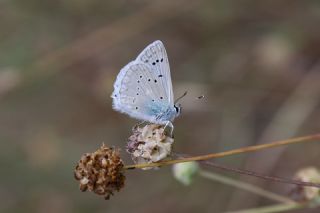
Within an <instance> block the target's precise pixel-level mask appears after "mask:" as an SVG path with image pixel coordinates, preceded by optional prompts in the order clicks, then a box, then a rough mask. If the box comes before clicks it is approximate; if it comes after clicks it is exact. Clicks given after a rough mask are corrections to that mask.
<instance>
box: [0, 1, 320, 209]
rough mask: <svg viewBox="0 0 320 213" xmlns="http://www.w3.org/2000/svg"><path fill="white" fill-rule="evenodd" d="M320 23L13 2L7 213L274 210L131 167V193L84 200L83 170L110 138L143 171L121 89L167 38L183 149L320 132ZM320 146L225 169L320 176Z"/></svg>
mask: <svg viewBox="0 0 320 213" xmlns="http://www.w3.org/2000/svg"><path fill="white" fill-rule="evenodd" d="M319 24H320V2H319V1H317V0H310V1H300V0H282V1H252V0H214V1H211V0H200V1H187V0H177V1H160V0H159V1H146V0H131V1H128V0H118V1H99V0H68V1H63V0H56V1H49V0H28V1H22V0H20V1H19V0H1V1H0V29H1V31H0V141H1V142H0V166H1V167H0V168H1V175H0V180H1V182H0V212H47V213H51V212H61V213H64V212H225V211H231V210H240V209H245V208H252V207H258V206H265V205H269V204H274V202H273V201H270V200H267V199H266V198H261V197H259V196H257V195H254V194H250V193H247V192H244V191H242V190H238V189H235V188H232V187H230V186H225V185H223V184H220V183H215V182H212V181H208V180H205V179H203V178H200V177H198V178H196V179H195V181H194V183H193V184H192V185H191V186H188V187H186V186H183V185H182V184H180V183H179V182H177V181H176V180H175V179H174V178H173V176H172V171H171V168H170V167H165V168H162V169H160V170H157V171H130V172H127V183H126V187H125V188H124V189H123V190H122V191H121V192H120V193H117V194H116V196H114V197H112V199H111V200H110V201H104V200H103V198H101V197H98V196H96V195H94V194H91V193H81V192H80V191H79V189H78V183H77V182H76V181H75V180H74V179H73V169H74V166H75V164H76V162H77V161H78V160H79V158H80V156H81V155H82V154H83V153H85V152H91V151H94V150H95V149H96V148H98V147H99V146H100V145H101V143H102V142H104V143H106V144H107V145H114V146H117V147H120V148H121V149H122V150H123V151H122V155H123V158H124V159H125V160H126V162H127V163H128V164H130V163H131V160H130V158H129V156H128V155H127V154H126V153H125V144H126V140H127V137H128V136H129V135H130V130H131V127H132V126H133V125H134V124H135V123H136V121H135V120H133V119H130V118H128V116H126V115H123V114H120V113H117V112H115V111H113V110H112V107H111V98H110V94H111V92H112V90H113V82H114V80H115V78H116V75H117V74H118V72H119V70H120V69H121V68H122V67H123V66H124V65H125V64H127V63H128V62H129V61H131V60H132V59H134V58H135V57H136V56H137V55H138V53H139V52H140V51H141V50H142V49H143V48H144V47H145V46H146V45H148V44H149V43H151V42H152V41H154V40H158V39H159V40H162V41H163V42H164V44H165V46H166V49H167V52H168V55H169V60H170V65H171V73H172V79H173V87H174V91H175V95H176V97H177V96H179V95H181V94H182V93H183V92H184V91H186V90H187V91H188V92H189V94H188V96H187V97H185V98H184V99H183V100H182V101H181V104H182V105H183V114H182V116H181V117H179V118H178V119H177V120H176V121H175V151H176V152H179V153H185V154H191V155H198V154H205V153H210V152H219V151H224V150H229V149H232V148H238V147H243V146H248V145H253V144H260V143H266V142H270V141H273V140H278V139H286V138H290V137H295V136H302V135H307V134H312V133H316V132H319V129H320V122H319V121H320V120H319V118H320V101H319V99H320V62H319V58H320V28H319ZM199 95H205V98H204V99H202V100H196V97H197V96H199ZM319 150H320V144H318V143H310V144H305V145H296V146H290V147H282V148H276V149H272V150H268V151H261V152H258V153H250V154H244V155H237V156H232V157H227V158H224V159H219V160H216V161H217V162H219V163H222V164H224V165H229V166H232V167H238V168H246V169H250V170H253V171H256V172H260V173H264V174H268V175H276V176H281V177H287V178H291V177H292V175H293V174H294V173H295V172H296V170H297V169H299V168H302V167H306V166H310V165H313V166H318V167H319V166H320V163H319ZM209 169H210V168H209ZM210 170H212V171H214V172H217V173H219V174H224V175H227V176H231V177H234V178H238V179H241V180H242V181H245V182H249V183H252V184H255V185H258V186H261V187H263V188H265V189H267V190H270V191H272V192H275V193H278V194H280V195H284V196H286V195H288V193H289V192H290V186H288V185H285V184H279V183H270V182H265V181H263V180H258V179H256V178H250V177H241V176H238V175H236V174H230V173H225V172H221V171H219V170H215V169H210ZM294 212H319V209H311V210H300V211H294Z"/></svg>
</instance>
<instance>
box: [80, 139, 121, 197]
mask: <svg viewBox="0 0 320 213" xmlns="http://www.w3.org/2000/svg"><path fill="white" fill-rule="evenodd" d="M123 166H124V165H123V162H122V160H121V158H120V156H119V151H118V150H116V149H114V148H110V147H106V146H105V145H104V144H103V145H102V146H101V147H100V148H99V149H98V150H97V151H95V152H93V153H87V154H84V155H83V156H82V157H81V159H80V161H79V162H78V164H77V166H76V168H75V170H74V177H75V179H76V180H78V181H79V182H80V190H81V191H83V192H84V191H87V190H89V191H92V192H94V193H96V194H98V195H102V196H104V197H105V199H106V200H107V199H109V198H110V196H111V195H113V193H114V191H119V190H120V189H121V188H123V187H124V181H125V176H124V175H123Z"/></svg>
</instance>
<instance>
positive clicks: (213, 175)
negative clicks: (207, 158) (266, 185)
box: [199, 170, 295, 204]
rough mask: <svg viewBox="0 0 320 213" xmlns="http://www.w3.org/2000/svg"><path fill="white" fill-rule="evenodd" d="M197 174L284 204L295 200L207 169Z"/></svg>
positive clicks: (292, 202)
mask: <svg viewBox="0 0 320 213" xmlns="http://www.w3.org/2000/svg"><path fill="white" fill-rule="evenodd" d="M199 175H200V176H201V177H204V178H207V179H210V180H213V181H218V182H220V183H223V184H226V185H229V186H234V187H236V188H239V189H243V190H246V191H248V192H252V193H254V194H257V195H260V196H262V197H266V198H269V199H271V200H274V201H277V202H281V203H286V204H295V202H294V201H293V200H291V199H289V198H287V197H284V196H281V195H278V194H275V193H273V192H269V191H267V190H264V189H262V188H260V187H258V186H255V185H252V184H249V183H245V182H242V181H239V180H235V179H232V178H229V177H226V176H223V175H219V174H216V173H213V172H208V171H204V170H200V171H199Z"/></svg>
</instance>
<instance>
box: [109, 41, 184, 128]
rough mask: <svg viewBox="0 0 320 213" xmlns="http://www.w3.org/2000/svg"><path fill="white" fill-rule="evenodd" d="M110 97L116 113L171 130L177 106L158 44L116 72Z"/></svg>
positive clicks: (178, 112) (151, 45)
mask: <svg viewBox="0 0 320 213" xmlns="http://www.w3.org/2000/svg"><path fill="white" fill-rule="evenodd" d="M111 97H112V98H113V109H115V110H116V111H119V112H121V113H125V114H128V115H129V116H131V117H133V118H136V119H138V120H142V121H146V122H150V123H155V124H160V125H166V126H167V125H169V126H171V127H173V126H172V123H171V122H173V120H174V119H175V118H176V117H177V116H179V115H180V112H181V107H180V106H176V105H175V102H174V97H173V91H172V82H171V76H170V67H169V60H168V56H167V52H166V49H165V47H164V45H163V43H162V42H161V41H155V42H153V43H151V44H150V45H148V46H147V47H146V48H145V49H144V50H143V51H142V52H141V53H140V54H139V55H138V57H137V58H136V59H135V60H134V61H131V62H130V63H128V64H127V65H126V66H125V67H123V68H122V69H121V70H120V72H119V74H118V76H117V79H116V81H115V83H114V91H113V93H112V95H111Z"/></svg>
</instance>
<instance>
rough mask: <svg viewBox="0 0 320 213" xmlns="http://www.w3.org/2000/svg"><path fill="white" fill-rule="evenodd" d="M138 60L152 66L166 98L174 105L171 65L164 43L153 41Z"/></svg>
mask: <svg viewBox="0 0 320 213" xmlns="http://www.w3.org/2000/svg"><path fill="white" fill-rule="evenodd" d="M136 60H137V61H141V62H143V63H145V64H148V65H149V66H150V67H151V70H152V72H154V73H155V76H154V77H155V80H156V81H158V82H159V86H161V88H162V89H163V90H164V92H165V95H164V99H166V100H167V101H168V102H169V103H170V104H172V105H173V102H174V100H173V92H172V82H171V75H170V66H169V60H168V56H167V52H166V49H165V47H164V45H163V43H162V42H161V41H155V42H153V43H152V44H150V45H149V46H147V47H146V48H145V49H144V50H143V51H142V52H141V53H140V55H139V56H138V57H137V59H136Z"/></svg>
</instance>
